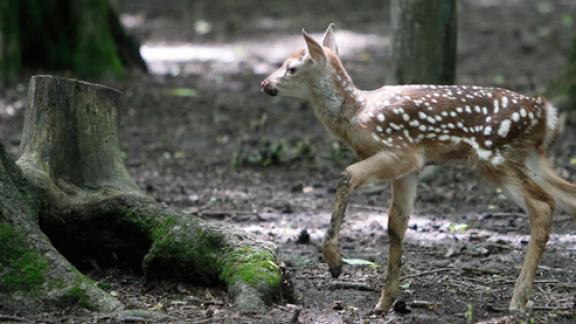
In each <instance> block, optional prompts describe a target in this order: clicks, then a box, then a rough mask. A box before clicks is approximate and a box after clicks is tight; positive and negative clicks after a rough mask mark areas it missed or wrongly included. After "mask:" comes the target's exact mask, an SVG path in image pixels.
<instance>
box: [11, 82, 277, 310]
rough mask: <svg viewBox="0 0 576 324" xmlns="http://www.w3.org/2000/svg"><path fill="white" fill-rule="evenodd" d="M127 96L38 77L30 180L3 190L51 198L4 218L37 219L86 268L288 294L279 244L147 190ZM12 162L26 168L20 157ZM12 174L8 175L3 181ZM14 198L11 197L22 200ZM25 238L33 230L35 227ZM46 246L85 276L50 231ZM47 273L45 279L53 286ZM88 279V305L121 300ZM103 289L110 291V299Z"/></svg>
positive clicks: (245, 304)
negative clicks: (133, 163) (128, 120)
mask: <svg viewBox="0 0 576 324" xmlns="http://www.w3.org/2000/svg"><path fill="white" fill-rule="evenodd" d="M119 96H120V93H119V92H118V91H116V90H114V89H111V88H107V87H104V86H100V85H95V84H90V83H86V82H81V81H73V80H67V79H61V78H55V77H51V76H35V77H33V78H32V80H31V84H30V88H29V102H30V103H29V108H28V111H27V112H26V116H25V124H24V134H23V140H22V146H23V154H22V156H21V157H20V159H19V160H18V161H17V164H18V166H19V167H20V169H21V170H22V173H23V175H24V177H25V178H26V181H24V180H22V179H21V178H22V177H20V178H18V179H20V180H19V181H20V182H22V183H30V185H25V186H24V187H22V188H23V189H18V188H16V189H17V191H15V190H16V189H14V188H11V187H10V188H6V190H2V193H5V194H6V195H13V193H14V192H21V193H22V194H23V195H25V196H26V197H28V196H27V195H30V193H31V192H38V194H37V195H38V196H30V197H29V198H28V201H30V204H34V203H35V202H36V201H37V200H38V199H37V197H40V198H42V200H43V201H44V202H45V205H44V206H43V207H42V208H36V209H31V210H30V211H29V216H25V215H24V214H22V213H21V214H20V215H18V216H14V217H15V219H14V221H10V220H6V219H5V218H2V219H0V226H5V224H8V225H9V226H12V227H15V229H16V230H17V231H21V232H22V231H23V229H20V225H19V224H20V223H22V222H23V221H20V223H15V222H16V221H19V220H20V219H28V222H27V223H26V224H27V226H28V228H30V231H35V233H37V234H36V235H38V236H41V237H44V238H46V236H45V235H44V234H46V235H47V236H48V237H49V238H50V240H51V242H52V244H54V246H55V247H56V248H57V249H58V250H59V251H60V252H61V253H62V254H63V255H64V256H66V257H67V258H68V259H69V260H70V261H72V262H73V263H74V264H75V265H77V266H78V267H79V268H80V269H82V268H83V267H85V266H86V265H87V264H88V262H87V259H88V258H91V259H93V260H96V262H97V263H98V264H99V265H100V266H102V267H109V266H128V267H132V268H134V269H140V270H141V271H143V273H144V274H145V275H146V276H148V277H153V278H162V277H170V278H174V277H177V278H181V279H182V280H189V281H194V282H199V283H203V284H222V285H225V286H226V287H227V288H228V291H229V292H230V293H231V295H232V296H233V298H234V303H235V306H236V307H237V308H238V309H239V310H241V311H244V312H257V311H261V310H263V309H265V305H266V304H269V303H270V302H272V301H274V300H276V299H277V298H278V297H279V296H280V294H281V286H282V280H283V274H282V272H281V270H280V267H279V266H278V261H277V258H276V247H275V246H274V245H273V244H272V243H269V242H263V241H260V240H258V239H257V238H256V237H254V236H253V235H250V234H247V233H244V232H242V231H239V230H237V229H234V228H231V227H229V226H225V225H220V224H218V225H217V224H213V223H209V222H207V221H204V220H201V219H199V218H196V217H193V216H190V215H183V214H181V213H178V212H177V211H174V210H172V209H170V208H168V207H166V206H163V205H159V204H157V203H155V202H154V201H153V200H152V199H150V198H149V197H147V196H146V195H144V194H143V193H142V192H141V191H140V189H139V188H138V187H137V186H136V184H135V183H134V181H133V180H132V178H131V177H130V176H129V175H128V172H127V171H126V169H125V166H124V164H123V162H122V158H121V154H120V149H119V146H118V140H117V129H116V110H115V105H116V102H117V100H118V98H119ZM5 160H6V161H7V163H8V164H9V165H10V163H11V162H10V161H9V160H7V159H5ZM12 169H13V170H16V171H18V170H17V169H16V168H15V167H14V166H11V170H12ZM0 171H1V170H0ZM0 174H2V173H1V172H0ZM13 182H14V181H13V180H11V178H10V179H7V178H0V185H2V186H4V185H5V184H6V183H8V184H10V183H13ZM20 182H19V183H20ZM0 188H3V187H0ZM32 189H34V190H32ZM10 197H11V196H10ZM7 199H8V198H7ZM9 199H10V200H7V202H6V204H7V206H10V204H12V200H14V198H9ZM6 204H3V205H6ZM12 206H20V205H18V203H16V204H13V205H12ZM22 206H25V205H22ZM4 214H5V212H4V211H3V212H2V215H4ZM6 214H9V212H6ZM27 215H28V214H27ZM38 225H40V227H39V226H38ZM41 230H42V231H43V232H41ZM22 237H28V232H25V233H24V232H23V236H22ZM15 245H16V246H19V245H20V244H19V243H15ZM25 246H26V247H27V249H29V250H30V251H31V253H36V254H35V255H36V256H37V257H36V258H35V260H39V261H38V262H41V263H42V264H45V262H46V261H45V255H44V253H41V252H40V251H39V249H38V248H37V246H35V245H30V244H28V245H25ZM45 249H52V251H53V252H52V255H55V256H57V257H58V258H59V259H58V260H57V261H54V262H55V263H57V264H59V265H60V267H62V268H65V269H73V270H71V271H73V273H75V274H77V276H81V275H80V274H79V272H78V271H76V270H74V268H73V267H72V266H70V264H69V263H68V261H67V260H66V259H64V258H63V257H62V256H61V255H60V254H59V253H58V252H56V251H54V250H53V248H52V245H50V243H49V242H48V241H47V240H46V247H45ZM1 253H8V254H10V253H14V249H13V248H10V246H9V245H4V244H3V245H0V255H2V254H1ZM11 264H12V263H10V264H7V265H5V264H2V267H0V275H1V274H2V273H4V272H5V271H10V268H11ZM47 268H50V269H52V268H53V267H52V266H50V267H46V268H44V267H41V269H39V270H38V272H39V273H40V274H41V276H43V275H44V272H45V270H46V269H47ZM81 278H83V277H81ZM46 282H47V281H43V282H42V283H41V284H39V287H42V289H48V290H50V287H51V286H50V285H46ZM72 282H73V283H74V282H76V281H72ZM82 283H83V284H84V285H85V286H82V289H84V290H82V294H81V295H82V296H84V297H85V298H84V297H83V298H82V303H77V304H78V305H79V306H82V307H87V308H91V309H97V310H104V311H107V310H112V309H115V308H120V307H121V305H119V303H118V302H117V301H116V300H115V299H113V298H111V297H110V296H109V295H107V294H105V293H103V292H102V291H101V290H100V289H98V288H97V287H95V286H94V285H93V284H92V283H91V282H90V281H89V280H87V279H85V280H84V281H82ZM3 284H4V281H3V279H2V277H1V276H0V285H3ZM72 288H74V289H75V290H74V291H78V290H79V289H78V288H76V287H75V286H73V287H72ZM72 288H70V289H72ZM21 291H22V289H12V290H10V291H8V292H7V293H6V295H7V296H8V297H7V298H8V299H7V300H16V299H15V298H16V297H15V296H18V294H19V293H20V292H21ZM102 295H106V297H107V299H106V303H104V302H103V301H102V299H101V298H100V297H101V296H102ZM10 304H13V303H10ZM44 304H46V303H44ZM53 305H54V304H52V306H53Z"/></svg>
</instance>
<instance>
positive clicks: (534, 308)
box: [488, 305, 574, 312]
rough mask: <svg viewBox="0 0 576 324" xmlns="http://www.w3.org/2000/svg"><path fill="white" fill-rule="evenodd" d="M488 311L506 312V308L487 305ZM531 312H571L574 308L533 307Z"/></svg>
mask: <svg viewBox="0 0 576 324" xmlns="http://www.w3.org/2000/svg"><path fill="white" fill-rule="evenodd" d="M488 308H489V309H488V310H490V311H494V312H507V311H508V308H503V307H494V306H493V305H488ZM532 309H533V310H537V311H566V310H573V309H574V306H563V307H550V306H534V307H532Z"/></svg>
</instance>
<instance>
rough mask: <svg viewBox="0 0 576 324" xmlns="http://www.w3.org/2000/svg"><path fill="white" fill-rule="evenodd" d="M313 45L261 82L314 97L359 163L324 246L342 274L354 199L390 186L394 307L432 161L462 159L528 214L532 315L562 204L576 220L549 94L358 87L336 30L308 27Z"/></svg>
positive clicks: (513, 306)
mask: <svg viewBox="0 0 576 324" xmlns="http://www.w3.org/2000/svg"><path fill="white" fill-rule="evenodd" d="M302 33H303V36H304V41H305V43H306V48H304V49H301V50H299V51H296V52H295V53H294V54H292V55H291V56H290V57H289V58H288V59H287V60H286V61H285V62H284V63H283V65H282V67H280V68H279V69H278V70H277V71H275V72H273V73H272V74H271V75H270V76H268V77H267V78H266V79H265V80H264V81H262V83H261V89H262V91H263V92H265V93H267V94H268V95H271V96H276V95H280V96H289V97H296V98H300V99H304V100H308V101H309V102H310V103H311V104H312V107H313V109H314V113H315V114H316V116H317V117H318V119H319V120H320V121H321V122H322V124H323V125H324V126H325V127H326V128H327V129H328V130H329V131H330V132H331V133H333V134H334V135H336V136H337V137H338V138H339V139H340V140H342V141H343V142H344V143H346V144H347V145H348V146H349V147H350V148H351V149H352V150H353V151H354V152H355V153H356V155H357V156H358V158H359V160H360V161H359V162H357V163H354V164H352V165H350V166H348V167H347V168H346V170H345V172H344V174H343V176H342V178H341V179H340V181H339V182H338V186H337V190H336V201H335V203H334V209H333V214H332V218H331V221H330V228H329V229H328V231H327V233H326V237H325V240H324V244H323V246H322V249H323V254H324V258H325V260H326V263H327V264H328V266H329V269H330V272H331V274H332V276H333V277H338V276H339V275H340V273H341V271H342V257H341V255H340V251H339V247H338V244H339V237H340V226H341V224H342V221H343V218H344V214H345V212H346V206H347V203H348V200H349V198H350V195H351V194H352V192H353V191H354V190H355V189H357V188H358V187H360V186H362V185H364V184H366V183H368V182H371V181H391V182H392V200H391V203H390V209H389V213H388V235H389V238H390V248H389V256H388V266H387V274H386V279H385V283H384V289H383V291H382V295H381V297H380V299H379V301H378V303H377V304H376V306H375V308H374V311H375V312H383V311H387V310H388V309H389V308H390V306H391V305H392V303H393V302H394V300H395V298H396V296H397V295H398V293H399V291H400V264H401V255H402V243H403V239H404V233H405V231H406V227H407V224H408V218H409V215H410V213H411V211H412V209H413V204H414V199H415V197H416V186H417V176H418V172H419V170H420V169H422V168H423V167H424V166H425V165H428V164H440V163H444V162H451V161H463V162H468V163H469V164H471V165H473V166H475V167H476V168H477V169H478V170H480V172H481V173H482V174H483V175H485V177H486V178H488V179H489V180H491V182H492V183H494V184H495V185H496V186H499V187H501V188H502V189H503V191H504V192H505V193H506V194H507V196H508V197H509V198H511V199H512V200H513V201H514V202H516V203H517V204H518V205H520V206H521V207H522V208H523V209H524V210H525V211H526V213H527V214H528V218H529V222H530V241H529V244H528V250H527V253H526V256H525V258H524V263H523V265H522V270H521V272H520V275H519V276H518V279H517V280H516V284H515V286H514V292H513V295H512V300H511V302H510V306H509V308H510V310H524V309H525V308H526V303H527V302H528V300H529V298H530V297H531V291H532V285H533V281H534V274H535V271H536V268H537V266H538V263H539V262H540V259H541V257H542V254H543V252H544V248H545V246H546V243H547V241H548V237H549V234H550V229H551V226H552V215H553V211H554V209H555V207H556V205H557V204H558V205H559V206H561V207H563V208H565V209H567V210H568V211H569V212H571V213H572V214H573V215H574V216H576V185H574V184H571V183H569V182H567V181H565V180H563V179H561V178H560V177H559V176H558V175H556V173H555V172H554V170H553V169H552V168H551V167H550V166H549V164H548V161H547V159H546V153H547V151H548V148H549V147H550V145H551V144H552V143H553V141H554V140H555V138H556V137H557V134H558V112H557V110H556V108H554V107H553V106H552V105H551V104H550V103H548V102H547V101H546V100H544V99H543V98H541V97H527V96H523V95H520V94H518V93H515V92H512V91H509V90H504V89H497V88H486V87H477V86H446V85H405V86H384V87H382V88H380V89H377V90H373V91H363V90H359V89H357V88H355V87H354V85H353V83H352V79H351V78H350V76H349V75H348V73H347V72H346V70H345V69H344V66H343V65H342V62H341V61H340V58H339V57H338V48H337V45H336V42H335V38H334V25H333V24H330V26H328V29H327V30H326V34H325V35H324V40H323V42H322V45H320V44H319V43H317V42H316V41H315V40H314V39H312V38H311V37H310V36H309V35H308V34H307V33H306V32H305V31H304V30H302Z"/></svg>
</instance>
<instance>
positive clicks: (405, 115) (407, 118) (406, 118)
mask: <svg viewBox="0 0 576 324" xmlns="http://www.w3.org/2000/svg"><path fill="white" fill-rule="evenodd" d="M402 119H404V121H409V120H410V116H409V115H408V114H403V115H402Z"/></svg>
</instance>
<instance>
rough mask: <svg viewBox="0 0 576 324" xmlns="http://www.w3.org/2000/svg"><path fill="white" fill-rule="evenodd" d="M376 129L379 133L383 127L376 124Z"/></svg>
mask: <svg viewBox="0 0 576 324" xmlns="http://www.w3.org/2000/svg"><path fill="white" fill-rule="evenodd" d="M376 130H377V131H378V132H380V133H382V132H383V131H384V129H382V127H380V125H378V126H376Z"/></svg>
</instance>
